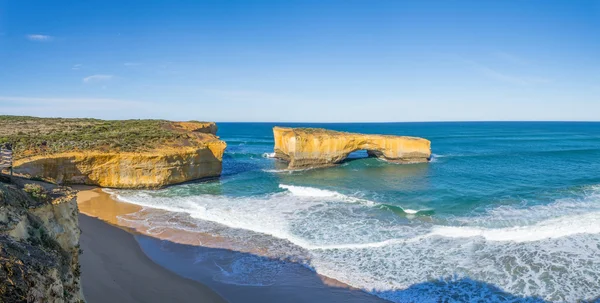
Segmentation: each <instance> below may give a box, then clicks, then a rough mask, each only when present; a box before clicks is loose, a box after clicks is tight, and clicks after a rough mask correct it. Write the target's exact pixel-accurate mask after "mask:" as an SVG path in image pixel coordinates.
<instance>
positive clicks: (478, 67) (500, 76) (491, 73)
mask: <svg viewBox="0 0 600 303" xmlns="http://www.w3.org/2000/svg"><path fill="white" fill-rule="evenodd" d="M465 62H467V63H468V64H469V65H471V66H472V68H473V69H474V70H475V71H477V72H478V73H480V74H482V75H484V76H486V77H488V78H490V79H495V80H498V81H502V82H506V83H511V84H516V85H535V84H544V83H549V82H552V80H550V79H547V78H543V77H535V76H522V75H514V74H509V73H506V72H502V71H499V70H496V69H493V68H491V67H489V66H486V65H483V64H481V63H478V62H475V61H471V60H465Z"/></svg>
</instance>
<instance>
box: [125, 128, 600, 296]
mask: <svg viewBox="0 0 600 303" xmlns="http://www.w3.org/2000/svg"><path fill="white" fill-rule="evenodd" d="M274 125H280V126H281V125H283V126H286V125H289V126H310V127H324V128H328V129H334V130H341V131H350V132H361V133H377V134H396V135H409V136H418V137H424V138H427V139H429V140H431V142H432V152H433V158H432V161H431V162H430V163H424V164H408V165H400V164H392V163H387V162H384V161H381V160H378V159H375V158H366V152H364V151H362V152H356V153H354V154H352V157H351V159H350V160H349V161H346V162H344V163H342V164H340V165H338V166H336V167H332V168H325V169H312V170H298V171H288V170H285V167H286V165H285V164H284V163H281V162H279V161H277V160H275V159H273V158H270V157H269V156H270V155H269V153H272V152H273V134H272V127H273V126H274ZM218 135H220V136H221V138H222V139H223V140H225V141H226V142H227V144H228V147H227V150H226V152H225V156H224V159H223V166H224V168H223V175H222V177H221V178H220V179H219V180H214V181H210V182H202V183H191V184H184V185H178V186H173V187H169V188H166V189H163V190H159V191H117V192H115V194H116V195H118V197H119V198H120V199H122V200H123V201H127V202H131V203H134V204H139V205H142V206H145V207H149V208H153V209H159V210H162V212H158V213H157V214H155V215H153V216H144V217H138V218H135V216H134V217H132V218H128V219H129V220H139V221H140V222H142V223H143V224H146V225H148V226H151V227H153V228H156V229H157V230H158V229H160V228H162V227H169V228H175V229H182V230H186V231H192V232H199V233H208V234H215V235H220V236H223V237H226V238H229V239H230V240H231V241H232V243H235V245H237V247H239V248H240V249H241V250H243V247H250V246H251V247H258V248H262V249H263V251H264V254H265V255H267V256H269V257H273V258H282V259H288V260H293V261H296V262H300V263H302V264H305V265H306V266H307V267H309V268H311V269H313V270H315V271H316V272H318V273H320V274H322V275H325V276H329V277H331V278H335V279H337V280H339V281H342V282H344V283H347V284H349V285H351V286H354V287H357V288H361V289H363V290H365V291H368V292H370V293H372V294H374V295H377V296H379V297H381V298H384V299H387V300H390V301H394V302H407V301H414V302H465V301H466V302H469V301H473V302H478V301H488V302H494V301H498V302H509V301H532V302H538V301H541V300H546V301H556V302H575V301H577V300H580V299H585V300H592V299H595V298H597V297H599V296H600V123H558V122H557V123H541V122H540V123H533V122H531V123H525V122H523V123H520V122H519V123H517V122H512V123H501V122H496V123H386V124H282V123H279V124H269V123H220V124H219V133H218ZM248 266H249V265H247V264H246V265H239V264H237V265H235V266H234V265H231V267H230V268H226V269H224V271H225V272H227V275H225V276H223V277H215V279H222V280H223V282H225V283H235V284H242V285H244V283H247V284H248V285H253V286H260V285H268V284H269V283H271V282H272V280H273V279H274V278H276V277H274V275H273V272H272V271H268V270H263V271H261V270H248ZM252 266H253V267H252V268H254V269H256V265H252ZM262 272H265V274H262Z"/></svg>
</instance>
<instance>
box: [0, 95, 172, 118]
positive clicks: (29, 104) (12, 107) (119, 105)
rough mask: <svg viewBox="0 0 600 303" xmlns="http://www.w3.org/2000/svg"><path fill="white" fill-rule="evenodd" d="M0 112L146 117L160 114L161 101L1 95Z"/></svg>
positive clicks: (161, 112)
mask: <svg viewBox="0 0 600 303" xmlns="http://www.w3.org/2000/svg"><path fill="white" fill-rule="evenodd" d="M0 112H1V113H3V114H8V115H30V116H41V117H96V118H112V119H116V118H135V117H138V118H144V117H146V118H148V117H160V115H161V114H164V112H165V108H164V106H163V105H162V104H159V103H153V102H149V101H136V100H125V99H111V98H89V97H82V98H73V97H69V98H54V97H51V98H46V97H26V96H25V97H23V96H0Z"/></svg>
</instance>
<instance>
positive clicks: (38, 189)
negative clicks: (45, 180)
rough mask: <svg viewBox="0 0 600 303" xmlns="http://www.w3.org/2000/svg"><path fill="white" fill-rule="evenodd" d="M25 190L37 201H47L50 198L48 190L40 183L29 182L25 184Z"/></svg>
mask: <svg viewBox="0 0 600 303" xmlns="http://www.w3.org/2000/svg"><path fill="white" fill-rule="evenodd" d="M23 190H24V191H25V192H26V193H28V194H29V195H30V196H31V197H32V198H34V199H35V200H37V201H40V202H42V201H46V200H47V199H48V192H47V191H46V190H45V189H44V188H43V187H42V186H41V185H39V184H35V183H28V184H25V186H24V187H23Z"/></svg>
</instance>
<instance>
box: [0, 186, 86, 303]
mask: <svg viewBox="0 0 600 303" xmlns="http://www.w3.org/2000/svg"><path fill="white" fill-rule="evenodd" d="M14 180H17V182H16V183H10V182H9V183H6V180H3V181H0V302H57V303H58V302H83V301H84V298H83V293H82V289H81V283H80V278H79V276H80V271H79V253H80V250H79V234H80V231H79V226H78V213H79V211H78V209H77V202H76V200H75V193H74V192H73V191H71V190H70V189H69V188H55V189H50V188H48V185H47V184H46V185H44V184H42V183H34V182H32V181H27V184H26V183H25V182H24V181H21V180H18V179H16V178H15V179H14Z"/></svg>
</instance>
